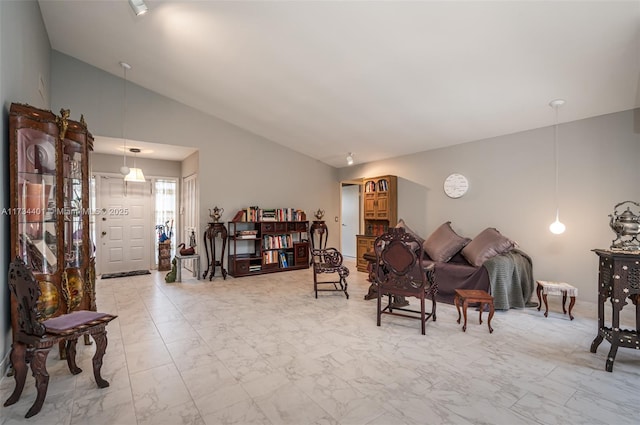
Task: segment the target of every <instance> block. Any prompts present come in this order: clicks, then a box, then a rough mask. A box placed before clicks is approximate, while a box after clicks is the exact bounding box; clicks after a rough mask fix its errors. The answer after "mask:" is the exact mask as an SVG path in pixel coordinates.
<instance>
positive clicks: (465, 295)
mask: <svg viewBox="0 0 640 425" xmlns="http://www.w3.org/2000/svg"><path fill="white" fill-rule="evenodd" d="M453 302H454V304H455V305H456V310H458V323H460V302H462V314H463V315H464V325H462V332H466V330H467V307H468V306H469V303H480V324H482V310H484V306H485V304H486V305H488V306H489V319H487V325H488V326H489V333H493V328H492V327H491V319H492V318H493V314H494V313H495V308H494V307H493V297H492V296H491V295H489V293H488V292H487V291H484V290H482V289H456V290H455V296H454V298H453Z"/></svg>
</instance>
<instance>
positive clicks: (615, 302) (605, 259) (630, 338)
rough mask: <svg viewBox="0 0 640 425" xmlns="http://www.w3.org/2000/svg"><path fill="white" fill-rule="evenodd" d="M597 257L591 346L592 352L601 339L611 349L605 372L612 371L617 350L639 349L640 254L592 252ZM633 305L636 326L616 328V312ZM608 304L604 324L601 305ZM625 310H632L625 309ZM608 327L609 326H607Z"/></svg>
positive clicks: (617, 318) (634, 252)
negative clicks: (595, 326)
mask: <svg viewBox="0 0 640 425" xmlns="http://www.w3.org/2000/svg"><path fill="white" fill-rule="evenodd" d="M592 251H593V252H595V253H596V254H597V255H598V262H599V268H598V334H597V335H596V337H595V339H594V340H593V342H592V343H591V352H592V353H595V352H596V351H597V350H598V346H599V345H600V343H602V341H603V340H605V339H606V340H607V341H609V343H610V344H611V348H610V349H609V354H608V355H607V361H606V363H605V370H606V371H607V372H612V371H613V362H614V361H615V359H616V354H617V353H618V347H624V348H631V349H635V350H640V251H633V252H624V251H609V250H604V249H594V250H592ZM627 299H628V300H629V301H631V302H632V303H633V304H634V305H635V310H636V327H635V329H624V328H621V327H620V311H621V310H622V309H623V308H624V307H625V306H626V305H629V303H628V302H627ZM607 300H609V301H610V304H611V313H609V314H610V316H609V318H610V321H605V303H606V302H607ZM629 308H632V307H631V306H629ZM607 325H610V326H607Z"/></svg>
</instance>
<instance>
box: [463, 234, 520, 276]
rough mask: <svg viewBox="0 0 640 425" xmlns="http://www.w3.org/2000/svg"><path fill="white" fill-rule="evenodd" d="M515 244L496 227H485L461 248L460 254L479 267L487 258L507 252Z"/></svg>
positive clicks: (515, 244)
mask: <svg viewBox="0 0 640 425" xmlns="http://www.w3.org/2000/svg"><path fill="white" fill-rule="evenodd" d="M517 245H518V244H517V243H515V242H514V241H512V240H511V239H509V238H507V237H505V236H503V235H502V234H501V233H500V232H499V231H498V230H497V229H495V228H493V227H487V228H486V229H484V230H483V231H482V232H480V233H479V234H478V236H476V237H475V238H474V239H473V240H472V241H471V242H469V244H468V245H467V246H465V247H464V248H463V249H462V255H464V257H465V258H466V259H467V261H469V263H471V264H472V265H474V266H476V267H480V266H481V265H482V264H483V263H484V262H485V261H487V260H488V259H489V258H493V257H495V256H496V255H500V254H504V253H505V252H509V251H511V250H512V249H513V248H515V247H516V246H517Z"/></svg>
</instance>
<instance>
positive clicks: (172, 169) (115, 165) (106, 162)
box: [91, 153, 182, 178]
mask: <svg viewBox="0 0 640 425" xmlns="http://www.w3.org/2000/svg"><path fill="white" fill-rule="evenodd" d="M129 161H130V162H129V165H130V166H132V167H133V162H132V161H131V160H129ZM136 166H137V167H138V168H142V172H143V173H144V175H145V177H176V178H180V176H181V174H182V162H181V161H167V160H160V159H149V158H136ZM120 167H122V157H121V156H118V155H108V154H103V153H93V154H91V170H92V171H93V172H94V173H116V174H119V173H120Z"/></svg>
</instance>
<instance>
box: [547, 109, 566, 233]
mask: <svg viewBox="0 0 640 425" xmlns="http://www.w3.org/2000/svg"><path fill="white" fill-rule="evenodd" d="M564 103H565V102H564V100H562V99H555V100H552V101H551V102H549V106H551V107H552V108H553V109H554V111H555V125H554V127H553V148H554V160H555V165H556V194H555V201H556V221H554V222H553V223H551V225H550V226H549V230H550V231H551V233H553V234H555V235H560V234H562V233H564V231H565V229H566V226H565V225H564V224H562V222H561V221H560V197H559V195H558V168H559V167H558V164H559V162H560V161H559V158H558V157H559V155H558V108H560V107H561V106H562V105H564Z"/></svg>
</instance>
